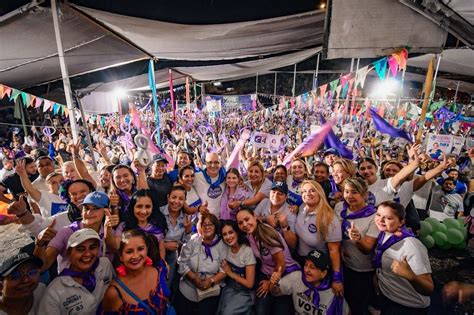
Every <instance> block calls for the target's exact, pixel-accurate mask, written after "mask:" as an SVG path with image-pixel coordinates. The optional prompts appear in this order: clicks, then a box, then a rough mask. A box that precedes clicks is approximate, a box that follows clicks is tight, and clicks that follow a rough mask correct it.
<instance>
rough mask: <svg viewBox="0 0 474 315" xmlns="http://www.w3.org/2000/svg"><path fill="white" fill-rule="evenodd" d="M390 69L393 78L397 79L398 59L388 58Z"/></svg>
mask: <svg viewBox="0 0 474 315" xmlns="http://www.w3.org/2000/svg"><path fill="white" fill-rule="evenodd" d="M388 68H389V69H390V73H391V75H392V77H394V78H395V77H396V76H397V70H398V62H397V59H395V58H394V57H389V58H388Z"/></svg>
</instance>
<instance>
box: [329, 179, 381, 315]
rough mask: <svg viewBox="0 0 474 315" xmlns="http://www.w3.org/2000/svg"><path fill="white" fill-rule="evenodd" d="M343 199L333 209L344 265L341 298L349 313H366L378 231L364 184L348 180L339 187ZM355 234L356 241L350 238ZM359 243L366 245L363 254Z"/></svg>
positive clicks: (370, 295) (370, 293)
mask: <svg viewBox="0 0 474 315" xmlns="http://www.w3.org/2000/svg"><path fill="white" fill-rule="evenodd" d="M342 188H343V194H344V200H343V201H341V202H339V203H338V204H337V205H336V207H335V208H334V210H335V211H336V213H337V214H338V215H339V216H340V218H341V228H342V235H343V240H342V261H343V266H344V297H345V298H346V300H347V302H348V303H349V306H350V307H351V312H352V314H355V315H358V314H368V306H369V303H370V301H371V299H373V298H374V296H375V293H374V288H373V277H374V274H375V272H374V268H373V266H372V250H373V248H374V247H375V244H376V243H377V237H378V235H379V230H378V229H377V227H376V226H375V222H374V218H375V212H376V209H375V208H374V206H372V205H370V204H367V203H366V198H367V194H368V187H367V183H366V182H365V181H364V180H363V179H362V178H356V177H353V178H348V179H346V180H345V181H344V184H343V185H342ZM354 233H358V234H357V238H355V237H354V236H353V235H351V234H354ZM360 242H363V243H364V244H366V243H367V244H368V245H367V247H369V248H370V250H368V251H365V250H364V248H363V247H361V246H360V244H359V243H360Z"/></svg>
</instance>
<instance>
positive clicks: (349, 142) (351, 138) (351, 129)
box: [341, 123, 357, 147]
mask: <svg viewBox="0 0 474 315" xmlns="http://www.w3.org/2000/svg"><path fill="white" fill-rule="evenodd" d="M355 128H356V126H355V123H350V124H345V125H342V127H341V129H342V135H343V143H344V144H345V145H346V146H348V147H353V146H354V143H355V141H356V139H357V133H356V131H355Z"/></svg>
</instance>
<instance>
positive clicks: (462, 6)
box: [442, 0, 474, 25]
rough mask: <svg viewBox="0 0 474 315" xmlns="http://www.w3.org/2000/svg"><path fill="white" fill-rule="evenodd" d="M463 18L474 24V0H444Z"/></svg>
mask: <svg viewBox="0 0 474 315" xmlns="http://www.w3.org/2000/svg"><path fill="white" fill-rule="evenodd" d="M442 2H443V3H444V4H446V5H447V6H448V7H450V8H451V9H453V10H454V11H456V13H457V14H459V15H460V16H461V17H462V18H463V19H465V20H466V21H468V22H469V23H470V24H471V25H474V2H472V0H442Z"/></svg>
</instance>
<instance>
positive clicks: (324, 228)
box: [301, 180, 336, 239]
mask: <svg viewBox="0 0 474 315" xmlns="http://www.w3.org/2000/svg"><path fill="white" fill-rule="evenodd" d="M306 184H308V185H311V186H313V188H314V189H315V190H316V193H317V194H318V195H319V202H318V204H317V205H316V211H315V213H316V228H317V230H318V233H320V235H321V236H322V238H323V239H326V237H327V234H328V231H329V226H330V225H331V223H332V221H333V220H334V216H335V215H336V214H335V213H334V210H333V209H332V208H331V206H330V205H329V203H328V201H327V199H326V194H325V193H324V190H323V188H322V187H321V185H320V184H319V183H318V182H317V181H314V180H305V181H303V182H302V183H301V187H303V186H304V185H306Z"/></svg>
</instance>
